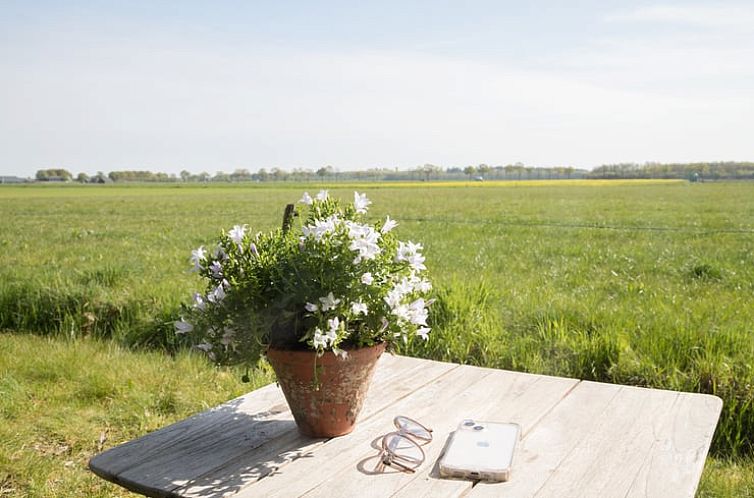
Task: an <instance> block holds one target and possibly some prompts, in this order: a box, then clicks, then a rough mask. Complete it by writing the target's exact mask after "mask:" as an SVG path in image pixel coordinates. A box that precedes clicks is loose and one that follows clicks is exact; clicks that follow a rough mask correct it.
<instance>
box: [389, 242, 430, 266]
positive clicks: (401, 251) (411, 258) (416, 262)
mask: <svg viewBox="0 0 754 498" xmlns="http://www.w3.org/2000/svg"><path fill="white" fill-rule="evenodd" d="M421 250H422V245H421V244H414V243H413V242H411V241H409V242H408V243H405V244H404V243H403V242H398V253H397V254H396V256H395V260H396V261H407V262H408V264H409V265H410V266H411V268H412V269H414V270H415V271H421V270H426V269H427V267H426V266H424V256H422V255H421V254H420V253H419V251H421Z"/></svg>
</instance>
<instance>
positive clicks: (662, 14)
mask: <svg viewBox="0 0 754 498" xmlns="http://www.w3.org/2000/svg"><path fill="white" fill-rule="evenodd" d="M605 20H606V21H610V22H638V23H663V24H677V25H688V26H701V27H717V28H722V27H747V28H750V27H751V26H752V25H754V6H748V5H746V6H744V5H684V6H671V5H652V6H645V7H638V8H636V9H632V10H624V11H619V12H614V13H612V14H608V15H607V16H605Z"/></svg>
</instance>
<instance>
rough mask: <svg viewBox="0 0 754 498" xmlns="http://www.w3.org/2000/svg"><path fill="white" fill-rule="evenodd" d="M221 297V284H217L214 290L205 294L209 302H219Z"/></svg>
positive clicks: (223, 295)
mask: <svg viewBox="0 0 754 498" xmlns="http://www.w3.org/2000/svg"><path fill="white" fill-rule="evenodd" d="M223 299H225V289H223V284H220V285H218V286H217V287H216V288H215V290H213V291H212V292H210V293H209V294H207V301H209V302H210V303H219V302H221V301H222V300H223Z"/></svg>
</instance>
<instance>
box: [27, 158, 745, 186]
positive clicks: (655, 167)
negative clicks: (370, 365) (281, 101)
mask: <svg viewBox="0 0 754 498" xmlns="http://www.w3.org/2000/svg"><path fill="white" fill-rule="evenodd" d="M73 178H74V177H73V175H72V174H71V173H70V172H69V171H67V170H65V169H44V170H39V171H37V174H36V179H37V180H38V181H71V180H72V179H73ZM579 178H599V179H631V178H683V179H688V180H692V181H704V180H729V179H742V180H743V179H746V180H751V179H754V163H752V162H712V163H669V164H663V163H644V164H637V163H620V164H606V165H602V166H599V167H597V168H594V169H593V170H591V171H588V170H585V169H579V168H574V167H572V166H558V167H550V168H540V167H534V166H527V165H525V164H523V163H520V162H519V163H514V164H507V165H504V166H503V165H498V166H491V165H489V164H478V165H468V166H450V167H447V168H443V167H440V166H437V165H434V164H430V163H427V164H423V165H420V166H417V167H415V168H412V169H409V170H399V169H398V168H371V169H367V170H364V171H339V170H337V169H336V168H333V167H332V166H329V165H328V166H323V167H321V168H318V169H310V168H293V169H292V170H290V171H287V170H284V169H282V168H278V167H273V168H270V169H269V170H268V169H267V168H262V169H260V170H258V171H255V172H253V173H252V172H251V171H249V170H248V169H245V168H239V169H236V170H234V171H233V172H232V173H226V172H224V171H217V172H215V174H210V173H208V172H206V171H203V172H201V173H191V172H190V171H188V170H183V171H181V172H180V173H179V174H178V175H176V174H168V173H160V172H157V173H155V172H152V171H146V170H124V171H111V172H109V173H108V174H105V173H103V172H102V171H99V172H97V174H96V175H94V176H91V177H90V176H89V175H87V174H86V173H79V174H78V175H77V176H76V177H75V180H76V181H78V182H80V183H110V182H116V183H123V182H173V183H208V182H230V183H233V182H286V181H291V182H307V181H328V182H339V181H388V182H389V181H438V180H442V181H484V180H561V179H579Z"/></svg>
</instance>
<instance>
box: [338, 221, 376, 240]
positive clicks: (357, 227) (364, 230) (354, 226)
mask: <svg viewBox="0 0 754 498" xmlns="http://www.w3.org/2000/svg"><path fill="white" fill-rule="evenodd" d="M343 223H344V224H345V225H346V227H348V237H349V238H351V239H358V238H361V237H365V236H366V235H367V234H369V229H370V227H369V226H368V225H362V224H361V223H356V222H355V221H351V220H347V221H344V222H343Z"/></svg>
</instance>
